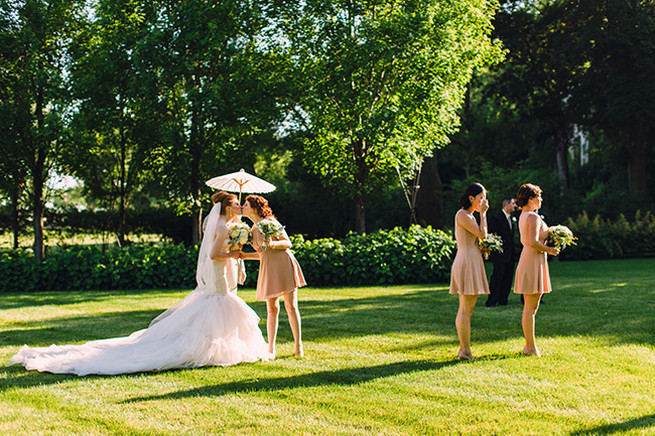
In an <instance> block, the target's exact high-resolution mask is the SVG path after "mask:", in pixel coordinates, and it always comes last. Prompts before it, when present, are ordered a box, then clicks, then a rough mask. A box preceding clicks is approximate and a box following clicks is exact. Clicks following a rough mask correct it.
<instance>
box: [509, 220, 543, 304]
mask: <svg viewBox="0 0 655 436" xmlns="http://www.w3.org/2000/svg"><path fill="white" fill-rule="evenodd" d="M530 214H533V215H536V216H537V223H538V225H539V230H538V232H539V233H538V234H539V236H538V238H539V240H540V241H541V242H542V243H545V241H546V238H547V237H548V225H546V223H545V222H544V221H543V220H542V219H541V217H540V216H539V214H537V213H535V212H523V213H521V217H520V218H519V232H520V233H521V244H523V251H521V257H520V258H519V265H518V266H517V267H516V275H515V277H516V278H515V280H514V293H515V294H547V293H549V292H550V291H551V285H550V273H549V271H548V261H547V258H546V256H547V254H546V253H545V252H543V251H538V250H536V249H534V248H533V247H531V246H530V245H529V244H528V243H529V241H528V235H527V231H526V230H527V229H526V225H527V224H526V223H527V221H528V216H529V215H530Z"/></svg>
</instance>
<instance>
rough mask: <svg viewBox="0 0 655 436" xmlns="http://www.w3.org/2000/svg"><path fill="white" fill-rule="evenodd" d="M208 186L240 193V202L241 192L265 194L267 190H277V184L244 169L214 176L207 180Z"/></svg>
mask: <svg viewBox="0 0 655 436" xmlns="http://www.w3.org/2000/svg"><path fill="white" fill-rule="evenodd" d="M205 184H206V185H207V186H210V187H212V188H214V189H222V190H223V191H228V192H238V193H239V203H241V193H242V192H246V193H251V194H265V193H267V192H272V191H275V185H273V184H271V183H268V182H267V181H266V180H263V179H260V178H259V177H257V176H253V175H252V174H249V173H247V172H245V171H244V170H243V169H241V171H237V172H236V173H230V174H225V175H223V176H218V177H214V178H213V179H209V180H207V181H206V182H205Z"/></svg>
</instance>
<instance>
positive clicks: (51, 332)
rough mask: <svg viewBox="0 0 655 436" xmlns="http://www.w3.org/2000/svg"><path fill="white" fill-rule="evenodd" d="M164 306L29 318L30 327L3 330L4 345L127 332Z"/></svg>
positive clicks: (34, 344)
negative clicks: (44, 318)
mask: <svg viewBox="0 0 655 436" xmlns="http://www.w3.org/2000/svg"><path fill="white" fill-rule="evenodd" d="M161 312H162V311H161V310H134V311H128V312H110V313H103V314H94V315H85V316H74V317H68V318H56V319H50V320H45V321H33V322H29V323H28V326H29V328H25V329H13V330H7V331H0V343H2V344H3V345H14V346H15V345H21V346H22V345H25V344H27V345H29V346H31V347H47V346H50V345H52V344H57V345H62V344H68V343H80V342H86V341H92V340H96V339H105V338H109V337H117V336H128V335H130V334H131V333H133V332H135V331H136V330H141V329H144V328H147V327H148V324H150V321H151V320H152V319H153V318H155V317H156V316H157V315H159V314H160V313H161Z"/></svg>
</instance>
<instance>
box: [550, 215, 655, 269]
mask: <svg viewBox="0 0 655 436" xmlns="http://www.w3.org/2000/svg"><path fill="white" fill-rule="evenodd" d="M566 225H567V226H568V227H569V228H570V229H571V230H572V231H573V233H574V234H575V236H576V237H577V238H578V241H577V245H574V246H571V247H568V248H566V250H564V251H563V252H562V254H561V255H560V256H561V258H562V259H563V260H586V259H617V258H630V257H653V256H655V216H654V215H653V214H652V213H650V212H647V213H646V214H642V213H641V212H640V211H637V213H636V214H635V218H634V221H632V222H630V221H628V220H627V219H626V217H625V216H624V215H623V214H621V215H619V218H618V219H616V220H614V221H610V220H608V219H603V218H601V217H600V216H598V215H596V216H595V217H594V219H590V218H589V216H588V215H587V213H586V212H583V213H582V214H580V215H578V216H577V217H576V218H575V219H573V218H569V220H568V222H567V224H566Z"/></svg>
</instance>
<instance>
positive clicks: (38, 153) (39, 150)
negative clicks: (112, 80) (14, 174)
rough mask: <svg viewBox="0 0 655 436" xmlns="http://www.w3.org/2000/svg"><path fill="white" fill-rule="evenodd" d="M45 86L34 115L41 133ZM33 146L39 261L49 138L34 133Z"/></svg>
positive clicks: (42, 253)
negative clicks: (38, 136)
mask: <svg viewBox="0 0 655 436" xmlns="http://www.w3.org/2000/svg"><path fill="white" fill-rule="evenodd" d="M43 95H44V93H43V88H42V87H36V92H35V102H36V108H35V111H34V115H35V117H36V124H37V128H38V132H39V134H43V132H44V131H45V115H44V113H43V111H44V103H43V100H44V97H43ZM30 138H31V141H32V146H33V149H34V156H33V157H32V159H33V160H32V168H31V170H32V183H33V185H34V186H33V193H32V195H33V197H32V205H33V206H32V213H33V218H32V219H33V226H34V245H33V248H34V255H35V256H36V258H37V260H38V261H39V262H42V261H43V259H45V246H44V240H43V212H44V204H43V187H44V185H45V163H46V155H47V152H46V144H47V139H41V138H39V139H36V138H34V135H30Z"/></svg>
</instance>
